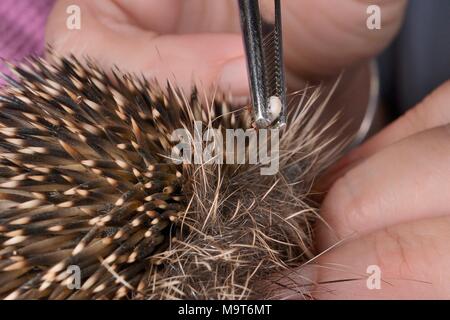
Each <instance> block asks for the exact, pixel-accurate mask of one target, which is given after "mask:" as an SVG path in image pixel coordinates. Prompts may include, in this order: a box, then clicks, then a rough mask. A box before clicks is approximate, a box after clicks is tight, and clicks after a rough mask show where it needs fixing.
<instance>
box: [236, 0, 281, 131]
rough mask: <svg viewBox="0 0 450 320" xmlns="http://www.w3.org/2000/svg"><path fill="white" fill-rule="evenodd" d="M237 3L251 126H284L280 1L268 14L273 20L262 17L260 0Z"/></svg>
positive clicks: (275, 3)
mask: <svg viewBox="0 0 450 320" xmlns="http://www.w3.org/2000/svg"><path fill="white" fill-rule="evenodd" d="M238 2H239V11H240V17H241V27H242V36H243V40H244V47H245V52H246V56H247V66H248V71H249V84H250V90H251V99H252V104H253V116H254V124H255V126H256V127H257V128H268V127H278V128H281V127H284V126H285V124H286V85H285V73H284V63H283V43H282V42H283V41H282V28H281V4H280V0H274V8H273V11H272V10H270V12H269V13H270V15H273V16H272V17H263V16H262V15H261V13H260V8H259V0H238ZM270 9H272V8H270Z"/></svg>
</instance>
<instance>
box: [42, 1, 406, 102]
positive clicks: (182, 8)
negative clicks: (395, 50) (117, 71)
mask: <svg viewBox="0 0 450 320" xmlns="http://www.w3.org/2000/svg"><path fill="white" fill-rule="evenodd" d="M272 1H273V0H264V1H263V5H262V8H264V3H267V4H270V3H271V2H272ZM405 3H406V0H394V1H382V0H377V1H373V0H363V1H329V0H283V3H282V9H283V20H284V40H285V56H286V68H287V76H288V82H289V83H290V84H291V85H292V86H293V87H296V83H301V80H302V79H304V78H308V79H311V78H312V79H323V78H324V77H327V76H331V75H335V74H337V73H338V72H340V71H341V70H342V69H343V68H347V67H351V66H353V65H355V64H358V63H361V62H364V61H365V60H367V59H369V58H371V57H373V56H374V55H375V54H376V53H378V52H379V51H380V50H382V49H383V48H384V47H385V46H386V45H387V44H388V43H389V41H390V40H391V39H392V37H393V36H394V35H395V33H396V32H397V30H398V28H399V26H400V24H401V20H402V15H403V11H404V7H405ZM74 4H75V5H78V6H79V7H80V8H81V29H80V30H69V29H68V28H67V27H66V19H67V17H68V14H67V13H66V9H67V7H68V6H69V5H74ZM370 4H378V5H379V6H380V7H381V10H382V28H381V30H377V31H372V30H369V29H368V28H367V27H366V19H367V17H368V15H367V13H366V9H367V7H368V6H369V5H370ZM47 42H48V43H49V44H50V45H51V46H52V47H53V49H54V50H55V51H56V52H59V53H62V54H66V53H74V54H75V55H77V56H81V57H82V56H89V57H91V58H94V59H95V60H96V61H97V62H98V63H99V64H100V66H101V67H102V68H103V69H105V70H108V69H110V68H111V67H112V66H114V65H118V66H120V68H121V70H124V71H129V72H136V73H139V74H140V73H143V74H144V75H146V76H147V77H148V78H153V77H154V78H157V79H158V80H160V81H162V82H164V81H165V80H166V79H171V80H173V79H176V82H177V84H178V85H179V86H180V87H182V88H184V89H188V90H189V89H190V88H191V86H192V84H193V83H195V84H201V85H202V87H206V88H208V86H210V85H214V84H217V85H219V87H220V88H221V89H222V90H230V91H231V93H232V94H233V95H234V96H237V97H241V96H247V95H248V79H247V73H246V65H245V64H246V61H245V58H244V50H243V44H242V39H241V36H240V26H239V15H238V10H237V1H235V0H222V1H216V0H215V1H210V0H170V1H169V0H167V1H157V0H145V1H143V0H136V1H120V0H116V1H109V0H96V1H91V0H89V1H88V0H76V1H75V0H59V1H58V2H57V3H56V5H55V8H54V10H53V12H52V14H51V16H50V18H49V23H48V27H47ZM174 77H175V78H174Z"/></svg>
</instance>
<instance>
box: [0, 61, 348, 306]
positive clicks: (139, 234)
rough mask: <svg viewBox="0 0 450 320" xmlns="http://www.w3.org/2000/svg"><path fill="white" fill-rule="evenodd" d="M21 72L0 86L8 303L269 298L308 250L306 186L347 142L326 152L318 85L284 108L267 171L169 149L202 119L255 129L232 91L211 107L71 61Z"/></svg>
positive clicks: (0, 239) (1, 293) (0, 286)
mask: <svg viewBox="0 0 450 320" xmlns="http://www.w3.org/2000/svg"><path fill="white" fill-rule="evenodd" d="M14 71H15V74H16V76H17V77H16V78H15V79H12V78H10V79H9V83H10V85H9V86H8V87H6V88H3V89H0V298H4V299H24V298H26V299H247V298H269V297H270V293H269V292H268V291H267V290H265V289H264V288H261V287H259V286H260V280H262V279H267V277H268V276H269V275H272V274H275V273H278V272H283V271H284V270H285V269H287V268H288V267H289V266H293V265H298V264H299V263H301V262H304V261H306V260H308V259H309V258H311V257H312V256H313V252H312V250H313V246H312V230H311V225H310V223H311V221H312V220H313V219H314V217H315V215H316V214H317V208H316V207H315V206H314V205H313V204H312V202H310V201H308V194H309V193H310V188H311V185H312V182H313V180H314V178H315V177H316V176H317V175H318V174H319V173H320V172H321V171H322V170H323V169H324V168H326V166H327V164H328V163H329V161H330V158H332V155H335V154H336V151H337V150H339V149H340V148H341V147H342V146H338V145H336V147H333V148H329V149H328V151H324V150H326V148H323V146H324V145H326V144H330V143H331V142H332V141H333V140H332V139H325V138H323V139H321V138H320V137H323V136H325V134H324V133H325V132H326V130H327V128H328V127H324V128H322V129H320V130H318V129H317V128H316V127H315V122H316V121H317V118H318V116H319V114H320V112H321V110H322V109H323V106H319V107H317V108H316V109H315V111H314V112H311V109H312V107H311V106H312V105H313V104H314V102H315V100H316V99H317V95H316V93H313V95H312V96H311V97H310V98H309V99H306V98H305V101H304V102H303V107H302V108H298V109H297V110H296V111H295V112H291V114H290V118H289V119H290V120H289V126H288V130H287V131H286V133H285V134H284V135H283V136H282V139H281V144H280V146H281V154H280V167H281V170H280V173H278V174H277V175H275V176H261V175H259V168H258V166H250V165H247V166H232V165H187V164H184V165H175V164H174V163H173V162H172V161H171V160H170V159H168V158H167V155H170V152H171V149H172V147H173V145H174V142H172V141H171V139H170V137H171V134H172V132H173V130H175V129H178V128H183V127H186V128H188V129H189V130H191V131H192V130H193V129H192V128H193V121H194V120H200V121H203V123H205V124H209V125H210V126H212V127H214V128H221V129H224V128H243V129H249V128H251V112H250V110H249V109H248V108H244V109H240V110H238V111H233V112H232V111H231V106H230V105H229V103H228V102H227V99H225V96H224V95H219V94H216V95H215V99H214V100H213V102H212V103H211V106H210V108H209V109H208V108H206V107H205V106H204V105H202V103H201V102H200V99H199V98H198V93H197V91H196V90H194V91H193V93H192V94H191V95H190V96H189V97H187V98H186V96H185V95H184V94H183V93H182V92H181V90H178V89H175V88H174V86H172V85H170V84H169V83H168V84H167V86H166V88H165V89H164V90H163V89H161V88H160V87H159V86H158V85H156V84H155V83H150V82H148V81H147V80H145V79H144V78H142V77H134V76H131V75H121V74H120V73H119V72H118V71H117V70H116V71H111V72H110V74H109V77H108V76H107V75H106V74H105V73H104V72H103V71H101V70H99V69H98V68H97V67H96V65H95V64H94V63H92V62H83V63H80V62H79V61H78V60H77V59H76V58H74V57H67V58H57V57H56V56H53V57H52V62H47V61H44V60H41V59H31V60H30V61H29V63H27V64H25V65H22V66H20V67H15V68H14ZM306 100H307V101H306ZM73 265H76V266H78V267H80V270H81V288H79V289H71V288H69V286H68V285H69V284H71V283H73V282H74V278H73V273H69V272H67V268H68V267H69V266H73ZM293 290H296V289H293Z"/></svg>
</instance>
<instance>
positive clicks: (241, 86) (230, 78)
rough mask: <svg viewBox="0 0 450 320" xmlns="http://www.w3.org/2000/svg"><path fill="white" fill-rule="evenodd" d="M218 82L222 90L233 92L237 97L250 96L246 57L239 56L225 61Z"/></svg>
mask: <svg viewBox="0 0 450 320" xmlns="http://www.w3.org/2000/svg"><path fill="white" fill-rule="evenodd" d="M217 84H218V86H219V88H220V89H221V90H223V91H225V92H231V93H232V94H233V96H234V97H236V98H238V97H248V96H249V85H248V78H247V65H246V62H245V59H244V58H243V57H239V58H236V59H232V60H230V61H228V62H227V63H225V64H224V66H223V69H222V72H221V73H220V75H219V77H218V81H217Z"/></svg>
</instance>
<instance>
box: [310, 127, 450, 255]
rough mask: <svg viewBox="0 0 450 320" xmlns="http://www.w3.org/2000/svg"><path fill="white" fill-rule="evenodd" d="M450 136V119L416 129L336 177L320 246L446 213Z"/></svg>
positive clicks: (325, 208)
mask: <svg viewBox="0 0 450 320" xmlns="http://www.w3.org/2000/svg"><path fill="white" fill-rule="evenodd" d="M449 139H450V126H449V125H447V126H442V127H438V128H434V129H430V130H428V131H424V132H421V133H418V134H415V135H413V136H411V137H409V138H406V139H404V140H402V141H400V142H398V143H395V144H393V145H391V146H389V147H387V148H385V149H383V150H381V151H380V152H378V153H376V154H375V155H373V156H372V157H370V158H368V159H367V160H365V161H363V162H362V163H361V164H359V165H358V166H356V167H355V168H353V169H352V170H350V171H349V172H347V173H346V174H345V175H344V176H343V177H342V178H340V179H338V180H337V181H336V183H335V184H334V185H333V187H332V188H331V190H330V191H329V193H328V195H327V196H326V198H325V200H324V203H323V205H322V208H321V216H322V217H323V220H324V221H325V222H326V223H327V224H328V226H326V225H325V224H324V223H319V224H318V226H317V227H318V230H317V231H318V234H317V235H318V240H319V242H320V247H321V249H325V248H327V247H329V246H330V245H333V244H334V243H336V241H338V240H341V239H347V238H351V237H358V236H361V235H364V234H367V233H370V232H373V231H375V230H377V229H382V228H385V227H388V226H392V225H395V224H398V223H402V222H405V221H410V220H414V219H423V218H429V217H432V216H444V215H448V214H449V212H450V202H449V201H448V197H447V195H448V194H449V192H450V166H449V165H448V164H449V163H450V148H448V147H447V146H448V143H449ZM334 235H335V236H334Z"/></svg>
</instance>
